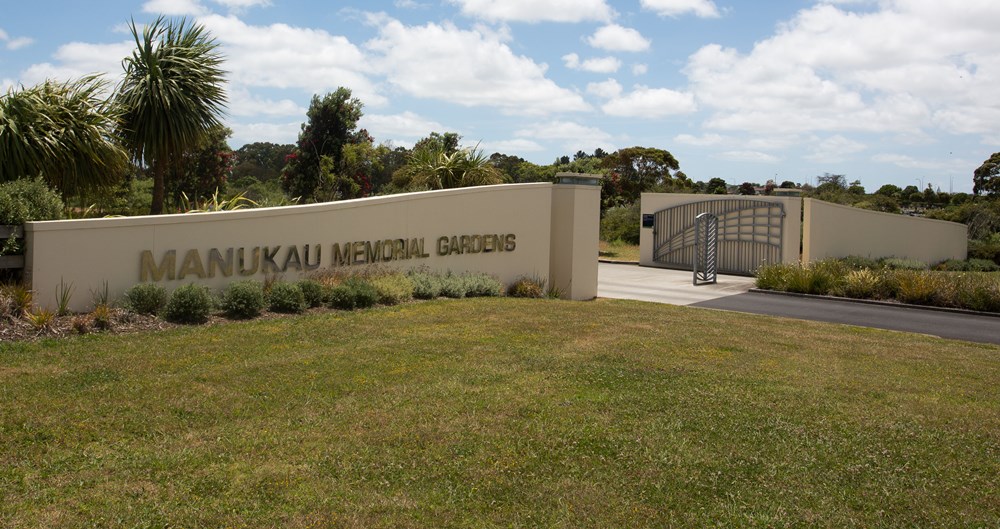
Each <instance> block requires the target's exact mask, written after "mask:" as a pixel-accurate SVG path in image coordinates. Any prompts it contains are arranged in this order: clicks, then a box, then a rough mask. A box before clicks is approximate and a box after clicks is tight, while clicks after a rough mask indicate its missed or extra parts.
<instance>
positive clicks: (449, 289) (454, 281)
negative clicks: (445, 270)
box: [441, 273, 469, 299]
mask: <svg viewBox="0 0 1000 529" xmlns="http://www.w3.org/2000/svg"><path fill="white" fill-rule="evenodd" d="M468 291H469V289H468V287H467V286H466V277H465V276H464V275H455V274H452V273H449V274H448V275H446V276H444V277H442V278H441V295H442V296H444V297H446V298H454V299H457V298H464V297H465V294H466V293H467V292H468Z"/></svg>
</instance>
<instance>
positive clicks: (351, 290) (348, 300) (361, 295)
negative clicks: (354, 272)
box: [328, 277, 378, 310]
mask: <svg viewBox="0 0 1000 529" xmlns="http://www.w3.org/2000/svg"><path fill="white" fill-rule="evenodd" d="M328 296H329V298H330V306H331V307H333V308H335V309H342V310H353V309H356V308H359V309H364V308H368V307H371V306H374V305H375V303H377V302H378V291H377V290H376V289H375V287H374V286H372V284H371V283H369V282H368V281H366V280H364V279H360V278H356V277H352V278H348V279H347V280H346V281H344V282H343V283H341V284H339V285H337V286H334V287H332V288H330V292H329V294H328Z"/></svg>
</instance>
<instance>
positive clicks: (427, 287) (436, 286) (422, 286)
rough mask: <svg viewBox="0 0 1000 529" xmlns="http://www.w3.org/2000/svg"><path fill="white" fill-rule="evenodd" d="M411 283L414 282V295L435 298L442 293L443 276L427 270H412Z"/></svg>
mask: <svg viewBox="0 0 1000 529" xmlns="http://www.w3.org/2000/svg"><path fill="white" fill-rule="evenodd" d="M409 276H410V283H412V284H413V297H415V298H417V299H434V298H436V297H438V296H440V295H441V286H442V285H441V276H438V275H437V274H432V273H430V272H426V271H420V272H410V274H409Z"/></svg>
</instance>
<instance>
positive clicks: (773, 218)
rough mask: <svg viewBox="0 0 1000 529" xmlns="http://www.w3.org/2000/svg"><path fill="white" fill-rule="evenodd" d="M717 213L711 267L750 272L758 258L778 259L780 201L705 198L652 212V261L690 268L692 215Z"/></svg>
mask: <svg viewBox="0 0 1000 529" xmlns="http://www.w3.org/2000/svg"><path fill="white" fill-rule="evenodd" d="M701 213H711V214H713V215H715V216H716V217H717V218H718V226H719V228H718V230H719V235H718V255H717V260H718V261H717V271H718V272H719V273H720V274H739V275H752V274H753V271H754V270H755V269H756V268H757V267H758V266H760V265H761V264H762V263H765V262H766V263H780V262H781V255H782V228H783V227H784V217H785V205H784V204H782V203H781V202H768V201H764V200H753V199H733V200H719V199H716V200H705V201H702V202H692V203H689V204H682V205H679V206H674V207H671V208H667V209H664V210H661V211H658V212H656V213H655V214H654V216H653V219H654V220H653V241H654V242H653V261H654V262H656V263H657V264H660V265H663V266H667V267H670V268H678V269H681V270H691V269H692V263H693V262H694V258H695V247H696V234H695V217H697V216H698V215H699V214H701Z"/></svg>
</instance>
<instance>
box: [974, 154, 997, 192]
mask: <svg viewBox="0 0 1000 529" xmlns="http://www.w3.org/2000/svg"><path fill="white" fill-rule="evenodd" d="M972 193H973V194H974V195H980V194H984V193H985V194H986V195H987V196H991V197H997V196H1000V152H995V153H993V155H992V156H990V157H989V158H988V159H987V160H986V161H985V162H983V165H980V166H979V167H978V168H977V169H976V170H975V171H974V172H973V173H972Z"/></svg>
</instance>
